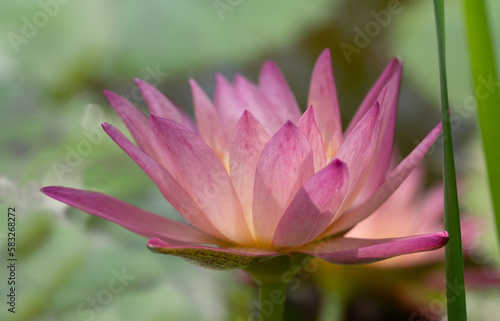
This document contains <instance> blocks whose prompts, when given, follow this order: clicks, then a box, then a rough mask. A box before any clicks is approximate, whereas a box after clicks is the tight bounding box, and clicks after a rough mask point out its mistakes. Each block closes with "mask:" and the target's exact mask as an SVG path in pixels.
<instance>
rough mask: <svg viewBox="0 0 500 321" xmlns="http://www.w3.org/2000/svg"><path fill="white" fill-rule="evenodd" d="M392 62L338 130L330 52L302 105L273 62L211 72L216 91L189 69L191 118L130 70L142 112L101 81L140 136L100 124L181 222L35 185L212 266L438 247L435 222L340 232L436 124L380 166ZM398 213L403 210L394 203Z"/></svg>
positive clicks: (372, 204)
mask: <svg viewBox="0 0 500 321" xmlns="http://www.w3.org/2000/svg"><path fill="white" fill-rule="evenodd" d="M400 78H401V63H400V61H399V60H397V59H394V60H392V61H391V62H390V63H389V65H388V66H387V68H386V69H385V71H384V72H383V73H382V75H381V76H380V78H379V79H378V81H377V82H376V83H375V85H374V86H373V87H372V89H371V90H370V91H369V93H368V94H367V96H366V98H365V99H364V100H363V102H362V103H361V106H360V107H359V109H358V111H357V113H356V115H355V116H354V118H353V120H352V121H351V123H350V125H349V126H348V128H347V130H346V131H345V132H343V131H342V126H341V121H340V114H339V107H338V101H337V92H336V88H335V82H334V77H333V72H332V66H331V58H330V52H329V51H328V50H325V51H324V52H323V53H322V54H321V55H320V57H319V59H318V61H317V62H316V65H315V67H314V71H313V74H312V80H311V85H310V88H309V101H308V106H309V107H308V108H307V110H306V111H305V112H304V114H301V112H300V109H299V107H298V105H297V102H296V100H295V98H294V95H293V94H292V92H291V91H290V89H289V87H288V85H287V83H286V81H285V79H284V78H283V76H282V74H281V72H280V71H279V69H278V67H277V66H276V65H275V64H274V63H272V62H266V63H265V64H264V65H263V67H262V69H261V71H260V75H259V82H258V84H254V83H252V82H250V81H248V80H247V79H246V78H244V77H242V76H240V75H237V76H236V77H235V80H234V82H233V83H230V82H229V81H227V80H226V79H225V78H224V77H223V76H221V75H218V76H217V84H216V90H215V95H214V101H213V102H212V100H211V99H210V98H208V96H207V95H206V94H205V93H204V92H203V90H202V89H201V88H200V87H199V86H198V85H197V83H196V82H195V81H194V80H191V81H190V84H191V90H192V94H193V100H194V114H195V118H196V125H195V124H194V122H193V121H192V120H191V119H190V117H189V116H187V115H186V114H184V113H183V112H182V111H181V110H180V109H178V108H177V107H176V106H175V105H174V104H173V103H172V102H171V101H170V100H169V99H168V98H166V97H165V96H163V95H162V94H161V93H160V92H159V91H158V90H157V89H156V88H154V87H153V86H151V85H149V84H147V83H145V82H143V81H141V80H136V83H137V86H138V87H139V89H140V90H141V92H142V95H143V96H144V98H145V101H146V103H147V105H148V107H149V109H150V112H151V114H150V116H149V119H148V117H146V116H145V115H144V114H142V113H141V112H140V111H139V110H138V109H137V108H135V107H134V106H133V105H132V104H131V103H130V102H128V101H127V100H126V99H124V98H122V97H120V96H119V95H117V94H114V93H111V92H106V93H105V94H106V96H107V98H108V99H109V101H110V103H111V105H112V106H113V108H114V109H115V110H116V112H117V113H118V115H119V116H120V117H121V118H122V120H123V121H124V123H125V124H126V126H127V127H128V129H129V131H130V132H131V134H132V136H133V138H134V139H135V142H136V143H137V145H138V146H136V145H134V144H133V143H131V142H130V141H129V140H128V139H127V138H126V137H125V136H124V135H123V134H122V133H121V132H119V131H118V130H117V129H116V128H115V127H113V126H111V125H109V124H103V129H104V130H105V131H106V133H107V134H108V135H109V136H110V137H111V138H112V139H113V140H114V141H115V142H116V143H117V144H118V145H119V146H120V147H121V148H122V149H123V150H124V151H125V152H126V153H127V154H128V155H129V156H130V157H131V158H132V159H134V161H135V162H136V163H137V164H138V165H139V166H140V167H141V168H142V169H143V170H144V171H145V172H146V173H147V174H148V175H149V176H150V178H151V179H152V180H153V181H154V182H155V183H156V185H157V186H158V188H159V190H160V191H161V193H162V194H163V196H164V197H165V198H166V200H167V201H168V202H169V203H170V204H171V205H172V206H173V207H174V208H175V209H176V210H177V211H178V212H179V213H180V214H181V215H182V216H183V217H184V218H185V219H186V221H187V222H188V223H181V222H176V221H173V220H170V219H167V218H165V217H162V216H158V215H156V214H152V213H149V212H147V211H144V210H142V209H139V208H137V207H134V206H132V205H130V204H127V203H124V202H122V201H120V200H117V199H114V198H112V197H109V196H106V195H103V194H101V193H97V192H91V191H83V190H76V189H71V188H65V187H45V188H44V189H43V190H42V191H43V192H44V193H45V194H47V195H48V196H51V197H53V198H55V199H57V200H59V201H61V202H64V203H67V204H69V205H71V206H73V207H76V208H79V209H81V210H83V211H85V212H87V213H89V214H92V215H96V216H99V217H102V218H104V219H107V220H110V221H113V222H115V223H117V224H119V225H121V226H123V227H125V228H126V229H129V230H131V231H132V232H135V233H137V234H140V235H143V236H146V237H148V238H150V240H149V242H148V247H149V248H150V249H151V250H153V251H155V252H160V253H165V254H172V255H176V256H180V257H183V258H185V259H186V260H188V261H190V262H193V263H197V264H200V265H203V266H205V267H208V268H213V269H232V268H245V267H248V266H251V265H254V264H256V263H259V262H262V261H264V260H267V259H269V258H272V257H275V256H280V255H286V254H294V253H304V254H307V255H313V256H316V257H319V258H321V259H323V260H326V261H329V262H333V263H339V264H361V263H370V262H374V261H379V260H382V259H386V258H389V257H393V256H397V255H402V254H407V253H414V252H420V251H428V250H433V249H437V248H439V247H442V246H443V245H444V244H445V243H446V242H447V240H448V234H447V233H446V232H444V231H442V232H437V233H433V234H424V235H416V236H405V237H398V238H382V239H363V238H351V237H345V236H344V234H345V233H346V232H347V231H349V230H350V229H351V228H352V227H353V226H355V225H356V224H357V223H358V222H360V221H362V220H363V219H365V218H366V217H368V216H369V215H370V214H371V213H372V212H373V211H375V210H376V209H377V208H378V207H379V206H380V205H381V204H382V203H383V202H384V201H385V200H386V199H387V198H388V197H389V196H390V195H391V194H392V192H393V191H394V190H395V189H396V188H397V187H398V186H399V185H400V184H401V183H402V182H403V181H404V179H405V178H406V177H407V176H408V175H409V174H410V173H411V172H412V170H413V169H414V168H415V166H416V165H417V164H418V162H419V161H420V159H421V158H422V157H423V156H424V155H425V153H426V152H427V150H428V149H429V148H430V146H431V145H432V143H433V142H434V140H435V139H436V138H437V137H438V135H439V134H440V131H441V126H440V125H438V126H436V127H435V128H434V129H433V130H432V131H431V132H430V133H429V134H428V136H427V137H426V138H425V139H424V140H423V141H422V142H421V143H420V144H419V145H418V146H417V147H416V148H415V150H413V151H412V152H411V153H410V154H409V155H408V156H407V157H406V158H405V159H404V160H403V161H402V162H401V163H400V164H399V165H398V166H396V167H395V168H390V167H389V163H390V160H391V152H392V144H393V135H394V123H395V117H396V105H397V96H398V91H399V83H400ZM398 214H399V215H405V213H398Z"/></svg>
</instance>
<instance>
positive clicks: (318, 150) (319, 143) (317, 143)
mask: <svg viewBox="0 0 500 321" xmlns="http://www.w3.org/2000/svg"><path fill="white" fill-rule="evenodd" d="M297 126H298V127H299V128H300V129H301V130H302V132H303V133H304V135H306V137H307V139H308V140H309V144H311V148H312V151H313V156H314V171H315V172H318V171H319V170H320V169H322V168H323V167H325V165H326V154H325V147H324V145H323V139H322V138H321V132H320V131H319V123H318V116H317V115H316V111H315V110H314V107H313V106H310V107H309V108H307V110H306V112H305V113H304V114H303V115H302V117H300V119H299V122H298V123H297Z"/></svg>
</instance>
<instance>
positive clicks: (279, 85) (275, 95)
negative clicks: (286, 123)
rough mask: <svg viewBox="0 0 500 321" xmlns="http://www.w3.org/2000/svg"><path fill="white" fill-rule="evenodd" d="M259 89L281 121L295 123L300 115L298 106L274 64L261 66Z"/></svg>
mask: <svg viewBox="0 0 500 321" xmlns="http://www.w3.org/2000/svg"><path fill="white" fill-rule="evenodd" d="M259 89H260V90H261V92H262V93H263V94H264V96H266V98H267V100H268V101H269V103H270V104H271V106H272V108H273V109H274V110H276V111H277V112H278V113H279V114H280V115H281V118H282V119H285V120H291V121H292V122H294V123H297V121H298V120H299V118H300V114H301V113H300V109H299V106H298V105H297V101H296V100H295V97H294V95H293V93H292V91H291V90H290V88H289V87H288V84H287V83H286V80H285V78H284V77H283V75H282V74H281V71H280V70H279V68H278V66H276V64H275V63H274V62H272V61H267V62H265V63H264V64H263V65H262V68H261V69H260V74H259Z"/></svg>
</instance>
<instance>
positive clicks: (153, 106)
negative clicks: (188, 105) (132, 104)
mask: <svg viewBox="0 0 500 321" xmlns="http://www.w3.org/2000/svg"><path fill="white" fill-rule="evenodd" d="M135 83H136V84H137V87H139V89H140V91H141V93H142V96H143V97H144V100H145V101H146V104H147V105H148V107H149V110H150V111H151V113H152V114H155V115H156V116H160V117H163V118H167V119H171V120H173V121H176V122H178V123H179V124H181V125H184V126H185V127H187V128H189V129H191V130H193V131H195V132H196V126H194V124H193V121H192V120H191V117H189V116H188V115H187V114H186V113H184V112H183V111H182V110H180V109H179V108H178V107H177V106H175V104H174V103H172V102H171V101H170V100H169V99H168V98H167V97H165V95H163V94H162V93H161V92H160V91H159V90H158V89H157V88H156V87H154V86H152V85H150V84H148V83H147V82H145V81H143V80H141V79H138V78H136V79H135Z"/></svg>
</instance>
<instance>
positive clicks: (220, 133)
mask: <svg viewBox="0 0 500 321" xmlns="http://www.w3.org/2000/svg"><path fill="white" fill-rule="evenodd" d="M189 84H190V85H191V92H192V94H193V101H194V114H195V117H196V124H197V125H198V132H199V134H200V137H201V138H202V139H203V141H205V143H207V144H208V146H210V147H212V149H213V150H214V151H215V152H216V154H217V155H218V156H219V158H220V159H221V160H222V161H223V162H227V160H226V159H224V157H227V151H228V149H229V147H228V145H229V143H228V136H226V133H225V132H224V126H222V123H221V121H220V116H219V114H218V112H217V110H216V109H215V107H214V105H213V104H212V101H211V100H210V98H208V97H207V95H206V94H205V92H204V91H203V89H201V88H200V86H198V84H197V83H196V81H194V80H193V79H190V80H189Z"/></svg>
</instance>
